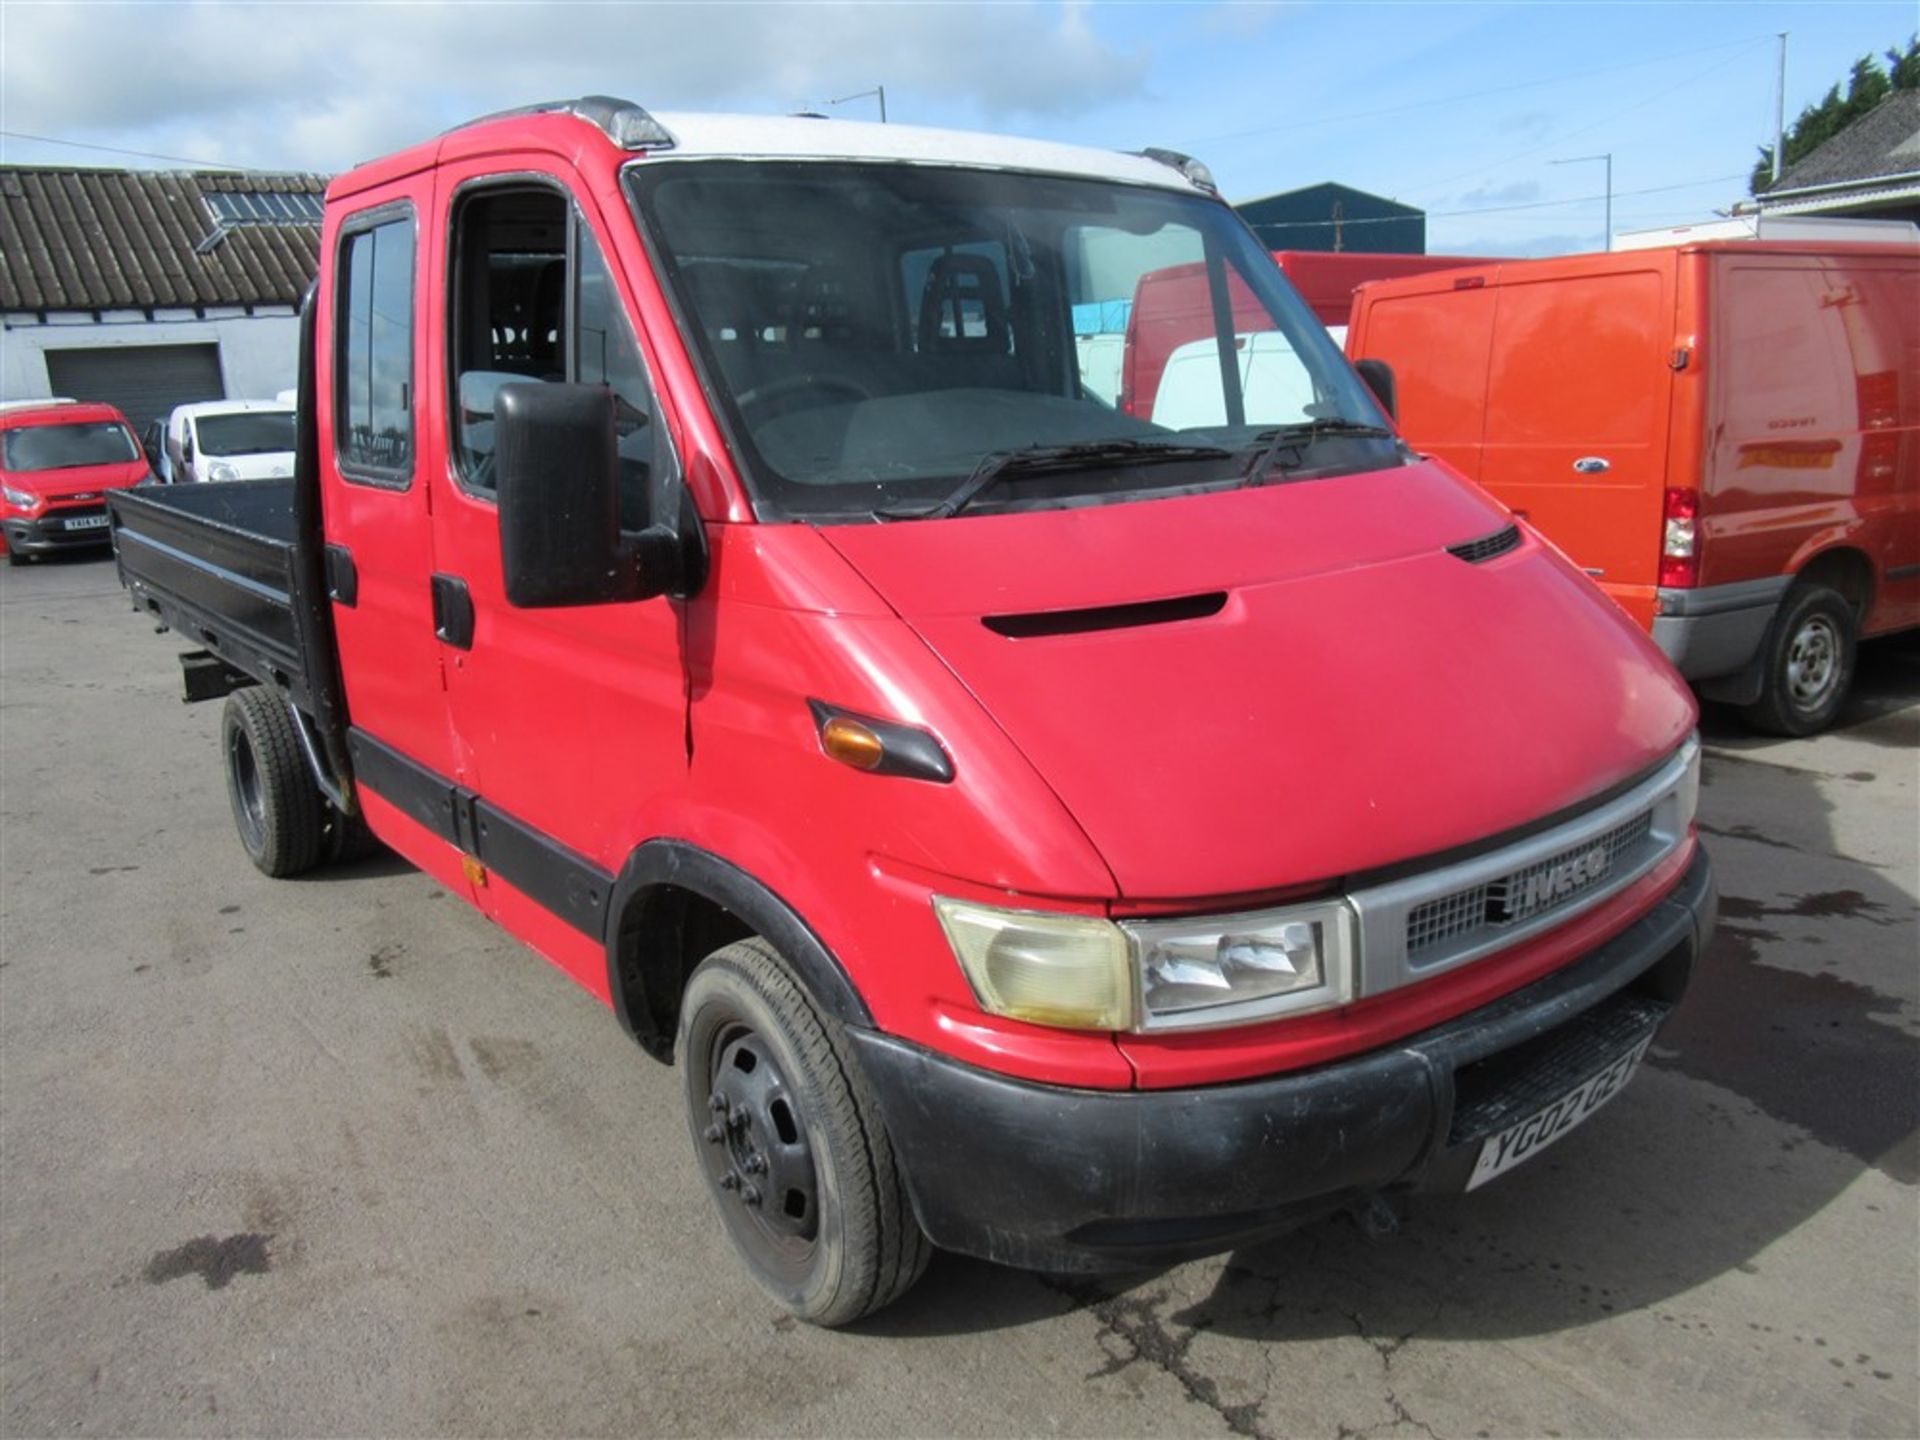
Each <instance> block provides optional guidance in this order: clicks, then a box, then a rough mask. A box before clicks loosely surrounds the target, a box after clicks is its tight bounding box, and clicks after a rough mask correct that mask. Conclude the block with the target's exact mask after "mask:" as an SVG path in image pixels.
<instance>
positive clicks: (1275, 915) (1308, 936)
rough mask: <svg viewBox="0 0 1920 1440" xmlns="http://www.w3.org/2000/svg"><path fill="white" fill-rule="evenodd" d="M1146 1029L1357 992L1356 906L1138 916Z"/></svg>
mask: <svg viewBox="0 0 1920 1440" xmlns="http://www.w3.org/2000/svg"><path fill="white" fill-rule="evenodd" d="M1120 928H1121V930H1122V931H1124V932H1125V934H1126V936H1127V938H1128V940H1129V941H1130V942H1131V943H1132V948H1133V954H1134V957H1135V961H1136V964H1137V966H1138V969H1139V974H1140V1000H1141V1016H1142V1018H1141V1021H1140V1024H1139V1028H1140V1029H1142V1030H1165V1029H1174V1028H1177V1027H1182V1026H1195V1025H1244V1024H1249V1023H1252V1022H1253V1021H1256V1020H1269V1019H1273V1018H1275V1017H1277V1016H1281V1015H1296V1014H1299V1013H1300V1012H1301V1011H1303V1010H1325V1009H1330V1008H1331V1007H1333V1006H1336V1005H1344V1004H1346V1003H1347V1002H1348V1001H1350V1000H1351V999H1352V998H1353V985H1354V965H1353V950H1354V940H1353V935H1354V922H1353V912H1352V911H1350V910H1349V909H1348V908H1347V907H1346V905H1344V904H1342V903H1341V902H1339V901H1327V902H1324V903H1320V904H1314V905H1294V906H1288V907H1285V908H1282V909H1277V910H1261V911H1256V912H1254V913H1252V914H1246V915H1207V916H1199V917H1195V918H1191V919H1182V920H1129V921H1126V922H1124V923H1122V925H1121V926H1120Z"/></svg>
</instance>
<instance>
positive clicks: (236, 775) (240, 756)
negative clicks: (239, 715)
mask: <svg viewBox="0 0 1920 1440" xmlns="http://www.w3.org/2000/svg"><path fill="white" fill-rule="evenodd" d="M227 772H228V774H230V775H232V776H233V797H234V799H235V800H237V801H238V802H239V806H238V809H239V814H240V833H241V835H242V837H243V838H244V839H245V840H246V842H247V848H248V849H249V850H256V851H257V850H259V849H260V848H261V846H262V845H264V844H265V843H266V834H267V797H266V793H265V791H264V789H263V787H262V786H261V783H260V766H259V764H258V763H257V762H256V761H255V759H254V756H253V746H251V745H249V744H248V743H247V737H246V733H245V732H244V731H242V730H235V731H234V732H233V733H232V734H231V735H230V736H228V737H227Z"/></svg>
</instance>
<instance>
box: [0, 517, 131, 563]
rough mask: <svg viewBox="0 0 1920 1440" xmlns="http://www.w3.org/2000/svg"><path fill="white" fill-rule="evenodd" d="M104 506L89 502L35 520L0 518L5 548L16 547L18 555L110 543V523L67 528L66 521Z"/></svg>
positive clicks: (111, 533) (111, 535)
mask: <svg viewBox="0 0 1920 1440" xmlns="http://www.w3.org/2000/svg"><path fill="white" fill-rule="evenodd" d="M106 513H107V512H106V508H105V507H104V506H89V507H88V508H87V509H85V510H72V511H58V510H56V511H54V512H53V513H52V514H50V515H43V516H41V517H40V518H39V519H38V520H6V521H0V530H4V531H5V533H6V537H7V548H8V549H9V550H17V551H19V552H20V553H21V554H22V555H47V554H51V553H52V552H53V551H55V550H80V549H84V548H86V547H88V546H101V545H108V544H111V543H112V541H113V530H112V528H111V527H110V526H106V525H94V526H90V527H88V528H86V529H84V530H69V529H67V521H69V520H77V519H80V518H82V517H91V516H95V515H100V516H104V515H105V514H106Z"/></svg>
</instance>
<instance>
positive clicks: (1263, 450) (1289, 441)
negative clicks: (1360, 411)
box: [1245, 415, 1400, 484]
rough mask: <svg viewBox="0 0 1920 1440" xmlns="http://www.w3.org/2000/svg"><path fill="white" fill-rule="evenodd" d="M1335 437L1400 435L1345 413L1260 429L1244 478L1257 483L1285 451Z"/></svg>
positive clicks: (1356, 438) (1393, 436) (1378, 438)
mask: <svg viewBox="0 0 1920 1440" xmlns="http://www.w3.org/2000/svg"><path fill="white" fill-rule="evenodd" d="M1335 436H1338V437H1339V438H1341V439H1344V440H1398V439H1399V438H1400V437H1399V436H1398V435H1396V434H1395V433H1394V432H1393V431H1391V430H1389V429H1387V428H1386V427H1385V426H1384V425H1369V424H1367V423H1366V422H1364V421H1361V420H1349V419H1347V418H1346V417H1345V416H1344V415H1329V416H1326V417H1325V418H1323V419H1319V420H1302V421H1299V422H1298V423H1296V424H1293V425H1281V426H1279V427H1277V428H1275V429H1272V430H1262V431H1261V432H1260V433H1259V434H1258V435H1256V436H1254V437H1253V443H1254V444H1255V445H1256V446H1258V447H1259V448H1258V449H1257V450H1255V451H1253V453H1252V458H1251V459H1250V460H1249V461H1248V463H1247V468H1246V472H1245V473H1246V477H1247V479H1249V480H1251V481H1253V482H1254V483H1255V484H1258V483H1259V482H1260V479H1261V477H1262V476H1263V475H1265V474H1266V472H1267V470H1268V468H1269V467H1270V466H1272V464H1273V463H1274V462H1275V461H1276V460H1278V459H1279V458H1280V457H1281V456H1282V455H1283V454H1285V453H1286V452H1287V451H1289V450H1294V451H1304V450H1305V449H1306V447H1307V446H1309V445H1311V444H1313V442H1314V441H1316V440H1324V439H1331V438H1333V437H1335ZM1297 463H1298V462H1296V464H1297Z"/></svg>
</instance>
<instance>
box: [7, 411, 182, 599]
mask: <svg viewBox="0 0 1920 1440" xmlns="http://www.w3.org/2000/svg"><path fill="white" fill-rule="evenodd" d="M148 473H149V472H148V470H147V460H146V456H144V455H143V454H141V452H140V442H139V441H137V440H135V439H134V438H133V428H132V427H131V426H129V425H128V424H127V419H126V416H124V415H122V414H121V413H120V412H119V411H118V410H116V409H114V408H113V406H111V405H97V404H80V403H77V402H75V401H72V400H20V401H11V402H8V403H7V404H4V405H0V537H4V538H3V539H0V549H4V550H5V551H6V555H7V563H8V564H10V565H18V564H19V563H20V562H21V561H23V560H28V559H31V558H33V557H34V556H36V555H45V554H48V553H50V552H52V551H55V550H71V549H75V548H87V547H98V546H103V545H105V544H107V543H108V535H107V507H106V496H107V492H108V491H109V490H122V489H125V488H126V487H128V486H130V485H138V484H139V483H140V482H141V481H143V480H145V479H146V478H147V477H148Z"/></svg>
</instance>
